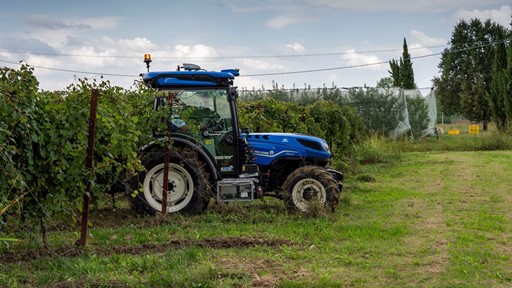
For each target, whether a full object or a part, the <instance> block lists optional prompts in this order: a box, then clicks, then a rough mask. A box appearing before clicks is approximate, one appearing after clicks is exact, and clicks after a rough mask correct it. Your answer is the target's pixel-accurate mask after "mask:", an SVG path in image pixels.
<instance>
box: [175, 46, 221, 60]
mask: <svg viewBox="0 0 512 288" xmlns="http://www.w3.org/2000/svg"><path fill="white" fill-rule="evenodd" d="M174 50H175V51H174V53H175V54H176V56H177V57H190V58H203V57H214V56H217V52H216V51H215V49H213V48H212V47H210V46H206V45H203V44H195V45H192V46H190V45H176V46H174Z"/></svg>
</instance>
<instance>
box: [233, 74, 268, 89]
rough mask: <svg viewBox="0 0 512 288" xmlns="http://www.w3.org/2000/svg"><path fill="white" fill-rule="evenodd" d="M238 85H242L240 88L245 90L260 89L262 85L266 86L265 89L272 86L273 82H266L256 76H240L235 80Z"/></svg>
mask: <svg viewBox="0 0 512 288" xmlns="http://www.w3.org/2000/svg"><path fill="white" fill-rule="evenodd" d="M235 81H236V82H235V83H236V84H235V85H236V86H238V87H240V89H244V90H253V89H254V90H259V89H261V88H262V87H265V89H269V88H271V87H272V83H271V82H268V83H267V82H265V81H261V80H260V79H257V78H254V77H238V78H236V80H235Z"/></svg>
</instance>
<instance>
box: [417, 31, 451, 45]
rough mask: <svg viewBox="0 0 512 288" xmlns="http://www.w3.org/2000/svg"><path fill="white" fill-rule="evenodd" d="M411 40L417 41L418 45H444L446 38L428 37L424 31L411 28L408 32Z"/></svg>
mask: <svg viewBox="0 0 512 288" xmlns="http://www.w3.org/2000/svg"><path fill="white" fill-rule="evenodd" d="M410 34H411V37H412V40H413V42H417V43H419V44H420V45H423V46H439V45H445V44H446V40H444V39H442V38H434V37H430V36H428V35H427V34H425V33H424V32H421V31H418V30H411V32H410Z"/></svg>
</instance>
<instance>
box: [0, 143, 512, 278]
mask: <svg viewBox="0 0 512 288" xmlns="http://www.w3.org/2000/svg"><path fill="white" fill-rule="evenodd" d="M443 137H447V136H443ZM464 137H465V138H464ZM453 139H464V140H463V141H480V142H481V141H483V140H475V139H477V138H470V137H468V136H464V135H460V137H459V138H446V139H445V140H443V141H442V142H439V140H428V141H424V142H422V143H418V144H415V145H411V146H408V148H407V149H406V150H409V151H424V152H407V153H403V154H401V157H400V158H399V159H398V160H396V161H392V162H388V163H384V164H373V165H366V166H362V167H360V170H361V171H362V172H363V174H365V175H371V177H355V175H354V177H347V178H348V179H347V180H346V181H345V194H344V196H343V199H342V202H341V203H340V206H339V208H338V209H337V210H336V212H335V213H334V214H327V215H320V216H319V217H311V216H305V215H289V214H287V213H286V212H285V209H284V206H283V204H282V203H281V202H280V201H278V200H276V199H273V198H265V199H264V200H263V201H256V202H252V203H235V204H233V203H232V204H229V205H216V204H215V203H213V202H212V204H211V207H209V209H208V210H207V213H205V214H204V215H200V216H195V217H180V216H177V215H172V216H171V217H170V218H168V219H165V220H162V221H159V220H158V219H155V218H144V217H136V216H135V215H133V214H132V212H131V211H130V210H129V209H128V208H127V204H124V203H119V202H120V201H118V203H117V204H118V206H122V207H120V208H118V209H115V210H114V209H112V208H111V205H109V203H108V202H107V203H106V204H103V205H101V207H98V206H96V207H93V211H92V216H91V224H92V227H91V228H90V237H89V242H88V245H87V247H86V249H85V250H80V249H77V248H75V246H74V245H73V243H74V242H75V241H76V240H77V239H78V237H79V235H78V233H79V228H78V227H75V228H73V229H69V228H59V226H58V225H56V227H54V228H53V229H52V230H51V232H49V244H50V247H51V252H41V251H42V250H41V248H40V247H37V244H36V241H35V240H34V239H31V237H30V235H32V234H31V233H29V232H26V231H25V233H20V234H19V235H13V237H16V238H18V239H19V240H20V241H18V242H14V243H10V246H9V247H8V248H6V247H2V250H0V251H2V254H1V256H0V260H1V261H0V286H1V287H27V286H28V287H31V286H35V287H45V286H48V287H511V286H512V259H511V257H512V248H511V247H512V177H511V176H512V150H501V151H446V150H449V149H446V147H451V146H450V145H454V146H456V145H459V144H460V143H459V144H453V142H454V141H455V142H457V141H459V140H453ZM478 139H480V138H478ZM429 142H431V143H430V144H429ZM480 142H479V143H477V144H478V145H480V144H481V143H480ZM450 143H452V144H450ZM473 144H475V143H473ZM473 144H471V143H470V144H468V147H469V146H471V145H473ZM484 144H485V143H484ZM459 146H460V145H459ZM424 147H431V149H426V148H424ZM432 147H438V148H439V149H433V148H432ZM443 147H444V148H443ZM436 150H444V151H436ZM462 150H464V149H462ZM357 179H359V180H357ZM33 236H34V235H33ZM36 237H37V236H34V237H33V238H36Z"/></svg>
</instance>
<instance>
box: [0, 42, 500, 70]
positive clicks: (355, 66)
mask: <svg viewBox="0 0 512 288" xmlns="http://www.w3.org/2000/svg"><path fill="white" fill-rule="evenodd" d="M505 42H508V40H501V41H496V42H492V43H485V44H480V45H477V46H469V47H464V48H461V49H457V50H452V51H451V52H459V51H466V50H471V49H476V48H481V47H485V46H491V45H496V44H500V43H505ZM434 47H440V46H434ZM376 51H385V50H376ZM0 52H2V51H0ZM367 52H368V53H369V51H367ZM350 53H362V52H350ZM32 54H34V53H32ZM441 54H442V53H441V52H440V53H433V54H426V55H422V56H415V57H411V59H420V58H427V57H432V56H437V55H441ZM62 55H68V56H71V54H61V56H62ZM309 55H310V56H314V55H316V56H318V55H338V54H337V53H331V54H309ZM73 56H76V55H73ZM97 56H101V55H97ZM288 56H290V57H292V56H300V55H288ZM101 57H111V58H112V57H114V56H101ZM115 57H117V58H119V57H124V58H134V57H131V56H115ZM250 57H253V58H255V57H258V56H250ZM261 57H272V56H261ZM274 57H278V56H274ZM279 57H281V56H279ZM137 58H139V57H137ZM181 58H186V57H181ZM205 58H208V57H205ZM210 58H211V57H210ZM220 58H249V56H246V57H220ZM0 62H4V63H9V64H14V65H21V62H12V61H7V60H1V59H0ZM387 63H389V62H388V61H380V62H373V63H365V64H358V65H349V66H341V67H330V68H319V69H308V70H298V71H286V72H274V73H257V74H242V75H240V77H260V76H276V75H289V74H302V73H315V72H325V71H333V70H344V69H352V68H361V67H367V66H375V65H382V64H387ZM27 64H28V63H27ZM28 65H29V66H31V67H34V68H39V69H46V70H52V71H59V72H68V73H75V74H90V75H103V76H114V77H130V78H138V77H139V75H129V74H117V73H103V72H91V71H80V70H72V69H63V68H55V67H46V66H39V65H30V64H28Z"/></svg>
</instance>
